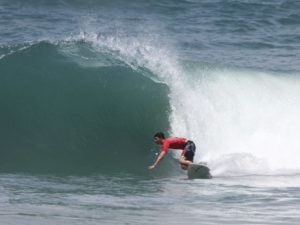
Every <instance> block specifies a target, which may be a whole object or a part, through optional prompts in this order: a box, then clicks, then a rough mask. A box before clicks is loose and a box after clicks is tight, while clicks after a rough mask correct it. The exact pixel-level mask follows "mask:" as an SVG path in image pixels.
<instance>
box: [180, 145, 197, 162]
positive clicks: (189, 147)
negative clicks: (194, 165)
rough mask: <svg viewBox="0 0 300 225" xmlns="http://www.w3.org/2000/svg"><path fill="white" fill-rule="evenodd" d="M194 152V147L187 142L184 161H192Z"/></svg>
mask: <svg viewBox="0 0 300 225" xmlns="http://www.w3.org/2000/svg"><path fill="white" fill-rule="evenodd" d="M195 152H196V145H195V143H194V142H192V141H187V142H186V145H185V147H184V154H183V155H184V157H185V159H186V160H189V161H191V162H193V161H194V155H195Z"/></svg>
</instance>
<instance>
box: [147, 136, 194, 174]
mask: <svg viewBox="0 0 300 225" xmlns="http://www.w3.org/2000/svg"><path fill="white" fill-rule="evenodd" d="M154 142H155V143H156V144H159V145H162V150H161V152H160V154H159V155H158V157H157V158H156V160H155V162H154V163H153V165H151V166H149V167H148V169H149V170H153V169H154V168H155V167H156V166H157V164H158V163H159V162H160V161H161V160H162V159H163V157H164V155H165V154H166V153H167V151H168V149H169V148H171V149H179V150H182V153H181V156H180V159H179V163H180V165H181V168H182V169H183V170H187V168H188V166H189V165H190V164H192V163H193V160H194V155H195V151H196V146H195V144H194V142H192V141H190V140H187V139H186V138H183V137H169V138H165V135H164V133H163V132H157V133H156V134H155V135H154Z"/></svg>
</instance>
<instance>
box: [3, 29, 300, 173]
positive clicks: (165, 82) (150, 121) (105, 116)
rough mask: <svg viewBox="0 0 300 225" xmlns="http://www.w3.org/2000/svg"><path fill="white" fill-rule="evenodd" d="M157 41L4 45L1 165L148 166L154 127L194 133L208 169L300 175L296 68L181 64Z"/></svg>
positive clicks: (35, 168) (55, 169)
mask: <svg viewBox="0 0 300 225" xmlns="http://www.w3.org/2000/svg"><path fill="white" fill-rule="evenodd" d="M163 46H164V47H162V46H160V45H159V42H157V41H156V39H155V38H154V39H153V40H149V38H148V36H147V38H146V39H143V37H136V38H132V37H130V38H128V39H126V37H123V38H118V37H115V36H110V35H102V34H95V33H93V32H90V33H89V32H87V33H81V34H80V35H79V36H78V37H72V38H70V39H68V40H66V41H57V42H51V43H49V42H38V43H35V44H30V45H27V46H25V48H24V46H15V47H7V48H6V50H5V47H2V50H1V54H2V53H4V54H5V55H4V56H3V57H2V58H1V59H0V74H1V76H0V79H1V80H0V92H1V93H0V98H1V102H3V104H2V105H3V110H1V112H0V120H1V125H2V126H1V128H0V132H1V133H0V134H1V137H2V138H1V140H2V141H1V143H0V145H1V146H0V151H1V156H2V157H1V159H0V171H6V172H27V171H28V172H37V173H41V172H45V173H48V172H49V173H90V172H96V173H109V172H133V173H143V174H144V173H146V171H147V170H146V167H147V165H148V164H149V163H151V162H152V161H153V160H154V159H153V158H154V157H155V155H154V152H155V150H153V143H152V141H151V140H152V135H153V133H154V132H156V131H158V130H161V131H165V132H166V133H168V134H170V135H176V136H185V137H187V138H189V139H192V140H194V141H195V143H196V145H197V153H196V157H195V161H196V162H200V161H205V162H207V163H208V165H209V167H210V168H211V170H212V174H213V175H214V176H218V175H221V176H223V175H226V176H231V175H233V176H235V175H247V174H260V175H264V174H293V173H299V171H300V168H299V165H300V161H299V157H297V156H299V154H298V149H299V147H300V145H299V141H298V133H299V132H298V131H299V130H300V120H299V117H298V115H299V112H300V104H299V102H300V99H299V96H300V93H299V90H300V78H299V75H298V74H291V73H285V74H283V73H281V74H280V73H274V72H272V73H271V72H268V71H254V70H245V69H237V68H226V67H221V66H219V65H210V64H207V63H201V62H191V61H180V60H178V59H177V58H176V55H177V54H176V52H172V50H171V49H172V48H169V47H166V46H165V45H163ZM3 49H4V50H3ZM242 66H243V65H241V67H242ZM149 150H153V151H149ZM174 157H178V155H177V154H174ZM172 162H173V161H172V160H164V162H163V163H161V165H160V168H162V171H163V172H166V171H170V170H173V169H172V168H171V169H170V166H173V164H172ZM174 170H175V169H174ZM176 171H179V169H177V170H176Z"/></svg>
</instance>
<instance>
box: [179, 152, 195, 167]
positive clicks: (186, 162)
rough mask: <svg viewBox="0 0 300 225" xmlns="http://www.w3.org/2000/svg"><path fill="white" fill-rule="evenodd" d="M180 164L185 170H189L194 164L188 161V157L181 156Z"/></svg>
mask: <svg viewBox="0 0 300 225" xmlns="http://www.w3.org/2000/svg"><path fill="white" fill-rule="evenodd" d="M179 163H180V165H181V169H183V170H187V168H188V166H189V165H190V164H192V163H193V162H192V161H190V160H187V159H186V157H185V156H184V155H181V157H180V159H179Z"/></svg>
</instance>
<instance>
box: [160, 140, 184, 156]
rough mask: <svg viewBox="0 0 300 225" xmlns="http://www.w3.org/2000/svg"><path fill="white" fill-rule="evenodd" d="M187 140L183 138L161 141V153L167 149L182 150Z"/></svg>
mask: <svg viewBox="0 0 300 225" xmlns="http://www.w3.org/2000/svg"><path fill="white" fill-rule="evenodd" d="M186 142H187V140H186V139H185V138H179V137H171V138H166V139H164V140H163V144H162V151H163V152H167V151H168V149H169V148H172V149H181V150H184V148H185V145H186Z"/></svg>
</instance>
